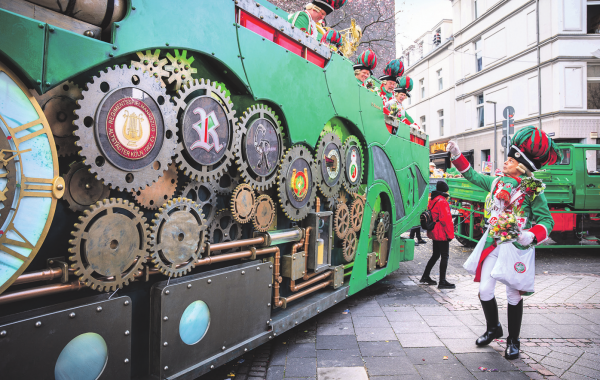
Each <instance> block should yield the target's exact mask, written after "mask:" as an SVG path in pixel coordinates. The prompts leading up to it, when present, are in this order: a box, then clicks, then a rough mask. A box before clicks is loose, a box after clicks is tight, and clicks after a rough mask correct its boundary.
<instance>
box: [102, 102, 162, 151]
mask: <svg viewBox="0 0 600 380" xmlns="http://www.w3.org/2000/svg"><path fill="white" fill-rule="evenodd" d="M106 135H107V137H108V142H109V143H110V146H111V147H112V148H113V149H114V150H115V151H116V152H117V153H118V154H119V155H121V156H122V157H125V158H127V159H130V160H139V159H141V158H144V157H146V156H147V155H148V153H150V152H151V151H152V148H154V145H155V144H156V119H155V118H154V115H153V114H152V111H151V110H150V108H149V107H148V106H147V105H146V103H144V102H142V101H141V100H139V99H135V98H123V99H119V100H118V101H117V102H115V104H113V105H112V107H111V108H110V110H109V111H108V115H107V118H106Z"/></svg>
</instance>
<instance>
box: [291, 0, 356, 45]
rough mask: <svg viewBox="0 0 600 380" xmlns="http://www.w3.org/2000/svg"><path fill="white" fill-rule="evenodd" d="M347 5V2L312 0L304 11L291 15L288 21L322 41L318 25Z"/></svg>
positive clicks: (340, 0)
mask: <svg viewBox="0 0 600 380" xmlns="http://www.w3.org/2000/svg"><path fill="white" fill-rule="evenodd" d="M345 3H346V0H312V2H310V3H308V4H306V6H305V7H304V10H303V11H299V12H296V13H292V14H290V15H289V16H288V21H289V22H290V23H291V24H292V25H293V26H294V27H296V28H300V30H302V31H303V32H306V33H308V34H309V35H310V36H311V37H312V38H314V39H316V40H317V41H320V40H321V38H322V35H320V33H319V31H318V30H317V23H320V22H321V21H322V20H323V19H324V18H325V16H327V15H328V14H330V13H331V12H333V11H334V10H336V9H339V8H341V7H342V6H343V5H344V4H345Z"/></svg>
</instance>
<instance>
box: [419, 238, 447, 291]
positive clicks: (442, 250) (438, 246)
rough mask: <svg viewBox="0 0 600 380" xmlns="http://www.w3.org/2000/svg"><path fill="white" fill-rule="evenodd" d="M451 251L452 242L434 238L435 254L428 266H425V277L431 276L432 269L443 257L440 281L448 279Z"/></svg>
mask: <svg viewBox="0 0 600 380" xmlns="http://www.w3.org/2000/svg"><path fill="white" fill-rule="evenodd" d="M449 252H450V242H449V241H447V240H443V241H441V240H434V241H433V254H432V255H431V258H430V259H429V261H428V262H427V266H426V267H425V272H423V277H429V274H430V273H431V269H432V268H433V266H434V265H435V263H436V262H437V261H438V259H439V258H440V257H441V258H442V260H441V261H440V282H441V281H444V280H445V279H446V269H447V268H448V256H449Z"/></svg>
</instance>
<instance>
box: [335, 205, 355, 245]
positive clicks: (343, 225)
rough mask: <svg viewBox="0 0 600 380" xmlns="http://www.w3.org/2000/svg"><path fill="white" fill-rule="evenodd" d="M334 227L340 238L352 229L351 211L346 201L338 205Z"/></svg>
mask: <svg viewBox="0 0 600 380" xmlns="http://www.w3.org/2000/svg"><path fill="white" fill-rule="evenodd" d="M333 228H334V230H335V233H336V235H337V237H339V238H340V239H343V238H345V237H346V236H347V235H348V232H349V231H351V228H350V211H348V206H346V204H344V203H340V204H338V205H337V208H336V210H335V217H334V218H333Z"/></svg>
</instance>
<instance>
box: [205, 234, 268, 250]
mask: <svg viewBox="0 0 600 380" xmlns="http://www.w3.org/2000/svg"><path fill="white" fill-rule="evenodd" d="M264 242H265V238H264V237H263V236H258V237H255V238H251V239H244V240H234V241H227V242H223V243H215V244H211V245H210V251H211V252H212V251H224V250H226V249H233V248H239V247H246V246H249V245H259V244H264Z"/></svg>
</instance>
